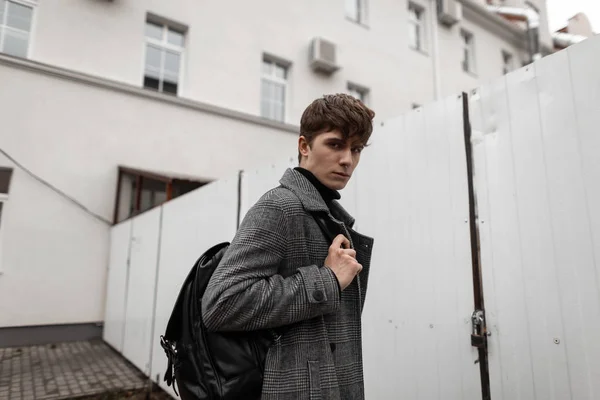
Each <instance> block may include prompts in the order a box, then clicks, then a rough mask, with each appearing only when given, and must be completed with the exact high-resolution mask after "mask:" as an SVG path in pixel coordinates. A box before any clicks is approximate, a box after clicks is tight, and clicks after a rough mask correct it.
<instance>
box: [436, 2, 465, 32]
mask: <svg viewBox="0 0 600 400" xmlns="http://www.w3.org/2000/svg"><path fill="white" fill-rule="evenodd" d="M437 11H438V21H440V23H442V24H443V25H446V26H452V25H454V24H456V23H457V22H458V21H460V20H461V19H462V4H461V3H459V2H458V0H437Z"/></svg>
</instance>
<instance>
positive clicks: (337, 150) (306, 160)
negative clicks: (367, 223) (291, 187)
mask: <svg viewBox="0 0 600 400" xmlns="http://www.w3.org/2000/svg"><path fill="white" fill-rule="evenodd" d="M363 147H364V146H363V144H362V143H361V142H360V141H359V138H358V137H354V138H350V139H348V140H344V139H343V136H342V133H341V132H340V131H338V130H333V131H330V132H325V133H322V134H320V135H318V136H317V137H315V138H314V140H313V143H312V145H310V146H309V145H308V142H307V141H306V138H305V137H304V136H300V139H299V140H298V149H299V151H300V154H301V155H302V159H301V161H300V166H301V167H302V168H306V169H307V170H309V171H310V172H312V173H313V174H314V175H315V177H317V179H318V180H319V181H320V182H321V183H322V184H323V185H325V186H327V187H328V188H330V189H333V190H341V189H343V188H344V187H346V185H347V184H348V181H349V180H350V177H351V176H352V173H353V172H354V169H355V168H356V166H357V165H358V162H359V161H360V153H361V151H362V149H363Z"/></svg>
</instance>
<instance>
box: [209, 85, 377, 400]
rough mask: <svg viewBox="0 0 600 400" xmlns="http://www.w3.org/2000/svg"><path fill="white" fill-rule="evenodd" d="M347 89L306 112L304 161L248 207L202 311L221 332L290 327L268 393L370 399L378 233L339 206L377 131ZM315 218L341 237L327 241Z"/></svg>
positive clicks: (273, 357) (269, 366)
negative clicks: (364, 327) (360, 228)
mask: <svg viewBox="0 0 600 400" xmlns="http://www.w3.org/2000/svg"><path fill="white" fill-rule="evenodd" d="M374 115H375V114H374V112H373V111H372V110H370V109H369V108H368V107H366V106H365V105H364V104H363V103H361V102H360V101H359V100H357V99H355V98H354V97H351V96H349V95H345V94H337V95H326V96H324V97H323V98H319V99H317V100H315V101H314V102H313V103H312V104H311V105H309V106H308V108H307V109H306V110H305V111H304V113H303V115H302V119H301V123H300V138H299V140H298V151H299V155H298V158H299V161H300V166H299V167H298V168H295V169H288V170H287V171H286V172H285V173H284V175H283V177H282V178H281V180H280V184H281V185H280V186H279V187H277V188H275V189H272V190H270V191H269V192H267V193H266V194H265V195H263V196H262V198H261V199H260V200H259V201H258V202H257V203H256V204H255V205H254V206H253V207H252V208H251V209H250V210H249V211H248V213H247V215H246V217H245V218H244V220H243V222H242V224H241V226H240V229H239V231H238V233H237V234H236V236H235V238H234V239H233V241H232V243H231V245H230V247H229V248H228V250H227V252H226V254H225V255H224V257H223V260H222V262H221V264H220V265H219V266H218V267H217V269H216V271H215V272H214V274H213V276H212V278H211V280H210V283H209V285H208V288H207V289H206V292H205V295H204V297H203V309H202V315H203V319H204V323H205V324H206V327H207V329H209V330H213V331H254V330H262V329H270V328H280V327H285V331H284V332H285V333H284V334H283V335H282V336H281V337H279V338H278V339H277V340H276V341H275V342H274V343H273V345H272V346H271V347H270V349H269V352H268V354H267V358H266V360H265V373H264V381H263V388H262V397H261V398H262V399H263V400H270V399H277V400H287V399H290V400H291V399H294V400H296V399H298V400H299V399H323V400H329V399H336V400H355V399H364V382H363V366H362V345H361V321H360V317H361V313H362V308H363V305H364V301H365V294H366V290H367V278H368V274H369V264H370V259H371V248H372V245H373V239H371V238H369V237H366V236H363V235H360V234H358V233H357V232H355V231H354V230H352V225H353V224H354V219H353V218H352V217H351V216H350V215H349V214H348V213H347V212H346V211H345V210H344V209H343V208H342V206H341V205H340V204H339V203H338V202H337V200H339V198H340V195H339V193H338V192H337V191H338V190H340V189H343V188H344V187H345V186H346V184H347V183H348V181H349V179H350V177H351V176H352V173H353V172H354V170H355V169H356V167H357V165H358V162H359V160H360V155H361V151H362V150H363V148H364V147H365V146H366V145H367V141H368V140H369V137H370V136H371V132H372V130H373V126H372V119H373V117H374ZM315 215H317V216H318V215H321V216H324V217H325V218H327V221H328V222H327V225H328V226H331V227H335V229H336V231H337V232H335V233H339V234H338V235H337V236H336V237H335V238H334V239H333V242H330V240H329V239H328V238H327V237H326V235H325V234H324V232H323V231H322V230H321V228H320V227H319V225H318V223H317V222H316V220H315V217H314V216H315Z"/></svg>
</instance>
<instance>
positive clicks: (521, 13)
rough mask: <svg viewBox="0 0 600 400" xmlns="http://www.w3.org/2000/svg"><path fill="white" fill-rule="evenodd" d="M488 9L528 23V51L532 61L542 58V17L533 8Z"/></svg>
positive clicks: (499, 7)
mask: <svg viewBox="0 0 600 400" xmlns="http://www.w3.org/2000/svg"><path fill="white" fill-rule="evenodd" d="M487 9H488V10H489V11H491V12H495V13H497V14H499V15H501V16H503V17H504V18H506V19H508V20H511V21H524V22H525V23H527V49H528V50H529V58H530V61H531V62H533V61H535V60H538V59H540V58H542V52H541V50H540V15H539V13H538V12H537V11H535V10H533V9H531V8H518V7H504V6H488V7H487Z"/></svg>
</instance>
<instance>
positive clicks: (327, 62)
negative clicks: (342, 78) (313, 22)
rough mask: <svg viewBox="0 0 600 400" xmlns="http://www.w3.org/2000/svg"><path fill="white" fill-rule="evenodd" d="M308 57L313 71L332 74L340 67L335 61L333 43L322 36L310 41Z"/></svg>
mask: <svg viewBox="0 0 600 400" xmlns="http://www.w3.org/2000/svg"><path fill="white" fill-rule="evenodd" d="M308 57H309V64H310V67H311V68H312V69H313V70H314V71H320V72H324V73H327V74H332V73H334V72H335V71H337V70H338V69H340V67H339V65H337V63H336V48H335V43H332V42H330V41H327V40H325V39H323V38H319V37H317V38H314V39H313V40H312V41H311V42H310V49H309V56H308Z"/></svg>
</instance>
